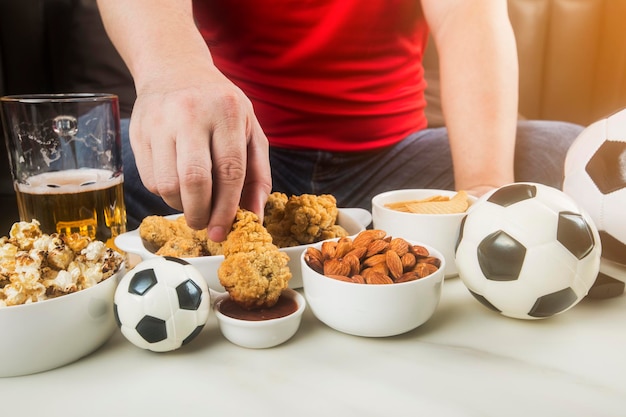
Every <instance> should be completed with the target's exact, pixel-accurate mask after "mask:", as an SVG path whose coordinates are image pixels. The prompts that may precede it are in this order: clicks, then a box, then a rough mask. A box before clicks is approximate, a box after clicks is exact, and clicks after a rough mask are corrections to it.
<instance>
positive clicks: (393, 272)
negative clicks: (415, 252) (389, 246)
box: [385, 250, 404, 279]
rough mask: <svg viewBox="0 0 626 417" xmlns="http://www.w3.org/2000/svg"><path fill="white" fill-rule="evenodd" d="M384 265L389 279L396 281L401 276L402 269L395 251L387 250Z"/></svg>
mask: <svg viewBox="0 0 626 417" xmlns="http://www.w3.org/2000/svg"><path fill="white" fill-rule="evenodd" d="M385 263H386V264H387V268H389V275H390V276H391V278H393V279H396V278H398V277H399V276H400V275H402V272H403V271H404V267H403V266H402V261H401V260H400V256H398V254H397V253H396V251H394V250H388V251H387V252H385Z"/></svg>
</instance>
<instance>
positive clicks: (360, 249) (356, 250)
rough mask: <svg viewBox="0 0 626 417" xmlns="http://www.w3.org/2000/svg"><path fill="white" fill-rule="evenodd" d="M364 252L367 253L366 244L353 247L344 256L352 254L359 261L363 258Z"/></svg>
mask: <svg viewBox="0 0 626 417" xmlns="http://www.w3.org/2000/svg"><path fill="white" fill-rule="evenodd" d="M366 254H367V246H357V247H356V248H353V249H352V250H351V251H350V252H348V254H347V255H346V256H348V255H354V256H356V257H357V258H358V259H359V261H361V260H363V258H364V257H365V255H366Z"/></svg>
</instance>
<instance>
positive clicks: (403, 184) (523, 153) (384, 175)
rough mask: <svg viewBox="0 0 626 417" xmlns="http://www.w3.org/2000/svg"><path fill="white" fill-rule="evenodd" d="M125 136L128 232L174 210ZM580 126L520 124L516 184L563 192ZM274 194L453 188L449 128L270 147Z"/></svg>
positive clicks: (357, 198) (361, 202)
mask: <svg viewBox="0 0 626 417" xmlns="http://www.w3.org/2000/svg"><path fill="white" fill-rule="evenodd" d="M122 127H123V129H122V130H123V132H124V134H123V136H124V147H125V152H124V175H125V177H124V179H125V198H126V207H127V210H128V222H129V224H128V228H129V230H131V229H134V228H136V227H138V225H139V223H140V222H141V219H143V218H144V217H145V216H147V215H151V214H157V215H165V214H170V213H174V212H175V211H174V210H173V209H171V208H170V207H168V206H167V205H166V204H165V203H164V202H163V201H162V200H161V199H160V198H159V197H157V196H154V195H152V194H151V193H150V192H148V191H147V190H146V189H145V188H144V187H143V186H142V184H141V180H140V179H139V174H138V173H137V168H136V167H135V162H134V157H133V155H132V152H131V151H130V145H129V142H128V120H124V121H123V123H122ZM582 129H583V127H582V126H579V125H575V124H571V123H564V122H551V121H520V122H519V124H518V130H517V144H516V149H515V152H516V153H515V180H516V181H528V182H538V183H542V184H546V185H550V186H553V187H556V188H559V189H561V186H562V181H563V164H564V160H565V156H566V154H567V150H568V149H569V146H570V144H571V143H572V142H573V141H574V139H575V138H576V137H577V136H578V135H579V134H580V132H581V131H582ZM270 163H271V167H272V181H273V190H274V191H280V192H283V193H285V194H287V195H300V194H317V195H319V194H332V195H334V196H335V198H336V199H337V205H338V206H339V207H362V208H364V209H367V210H371V199H372V197H373V196H374V195H376V194H378V193H381V192H384V191H388V190H393V189H402V188H436V189H450V190H453V189H454V173H453V168H452V160H451V156H450V147H449V144H448V136H447V131H446V129H445V128H437V129H425V130H422V131H420V132H417V133H414V134H412V135H410V136H408V137H407V138H406V139H404V140H403V141H401V142H399V143H398V144H396V145H394V146H391V147H388V148H384V149H378V150H375V151H367V152H325V151H313V150H294V149H283V148H272V149H270Z"/></svg>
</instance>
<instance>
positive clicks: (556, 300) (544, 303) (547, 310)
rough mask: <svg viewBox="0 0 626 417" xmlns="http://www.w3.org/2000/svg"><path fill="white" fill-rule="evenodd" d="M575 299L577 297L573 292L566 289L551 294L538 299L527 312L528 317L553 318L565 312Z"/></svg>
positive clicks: (568, 288)
mask: <svg viewBox="0 0 626 417" xmlns="http://www.w3.org/2000/svg"><path fill="white" fill-rule="evenodd" d="M577 299H578V297H576V293H575V292H574V290H572V289H571V288H570V287H567V288H564V289H562V290H560V291H557V292H553V293H552V294H546V295H543V296H541V297H539V298H538V299H537V301H535V304H534V305H533V306H532V308H531V309H530V311H529V312H528V315H529V316H531V317H536V318H545V317H550V316H554V315H555V314H558V313H560V312H562V311H565V310H566V309H567V308H569V307H570V306H571V305H573V304H574V303H575V302H576V300H577Z"/></svg>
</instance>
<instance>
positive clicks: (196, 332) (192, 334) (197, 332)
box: [182, 324, 204, 345]
mask: <svg viewBox="0 0 626 417" xmlns="http://www.w3.org/2000/svg"><path fill="white" fill-rule="evenodd" d="M202 328H204V324H203V325H201V326H198V327H196V328H195V329H194V330H193V332H191V333H190V334H189V336H187V337H186V338H185V340H183V343H182V344H183V345H186V344H187V343H189V342H191V341H192V340H193V339H195V338H196V336H198V335H199V334H200V332H201V331H202Z"/></svg>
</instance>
